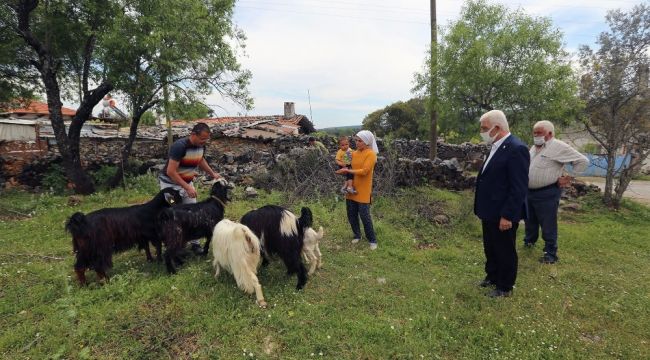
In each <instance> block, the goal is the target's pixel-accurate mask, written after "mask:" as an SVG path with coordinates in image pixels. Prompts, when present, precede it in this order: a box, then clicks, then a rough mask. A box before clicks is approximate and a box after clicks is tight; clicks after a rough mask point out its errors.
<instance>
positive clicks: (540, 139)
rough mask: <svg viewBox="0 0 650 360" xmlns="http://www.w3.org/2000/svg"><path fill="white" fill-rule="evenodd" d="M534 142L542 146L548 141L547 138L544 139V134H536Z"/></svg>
mask: <svg viewBox="0 0 650 360" xmlns="http://www.w3.org/2000/svg"><path fill="white" fill-rule="evenodd" d="M533 143H534V144H535V146H542V145H544V144H545V143H546V140H545V139H544V137H543V136H535V137H533Z"/></svg>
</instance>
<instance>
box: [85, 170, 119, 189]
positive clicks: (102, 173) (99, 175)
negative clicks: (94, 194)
mask: <svg viewBox="0 0 650 360" xmlns="http://www.w3.org/2000/svg"><path fill="white" fill-rule="evenodd" d="M116 172H117V167H115V166H113V165H102V166H100V168H99V169H98V170H96V171H94V172H92V173H91V174H90V175H91V176H92V178H93V181H94V182H95V184H96V185H98V186H100V187H101V186H104V185H106V184H107V183H108V180H110V179H111V178H112V177H113V176H115V173H116Z"/></svg>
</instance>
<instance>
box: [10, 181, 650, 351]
mask: <svg viewBox="0 0 650 360" xmlns="http://www.w3.org/2000/svg"><path fill="white" fill-rule="evenodd" d="M156 190H157V188H156V183H155V180H154V179H151V178H146V177H143V178H139V179H137V180H136V182H135V183H134V185H133V186H132V187H131V188H130V189H128V190H126V191H124V190H115V191H113V192H109V193H98V194H95V195H92V196H88V197H85V198H84V199H83V201H82V203H81V205H79V206H74V207H71V206H69V205H68V198H67V197H57V196H50V195H33V194H28V193H22V192H10V193H4V194H2V195H0V209H2V210H0V219H2V220H1V222H0V224H1V226H2V230H1V232H0V358H6V359H27V358H32V359H42V358H72V359H84V358H92V359H123V358H128V359H159V358H200V359H203V358H214V359H243V358H246V359H250V358H262V359H267V358H268V359H310V358H314V359H317V358H329V359H387V358H396V359H408V358H415V359H419V358H426V359H431V358H444V359H461V358H469V359H515V358H516V359H603V358H621V359H633V358H636V359H640V358H649V357H650V344H648V341H650V340H649V338H648V334H650V314H649V313H650V310H649V309H650V306H649V305H650V299H649V296H650V282H648V274H649V273H650V243H649V242H648V232H649V230H650V227H649V226H648V223H649V221H650V210H649V209H648V208H647V207H643V206H640V205H637V204H634V203H631V202H625V203H624V206H623V208H622V209H621V210H619V211H617V212H610V211H608V210H606V209H603V208H601V207H600V205H599V201H598V199H596V198H588V199H586V200H585V201H584V202H583V211H581V212H578V213H562V214H561V222H560V244H559V245H560V250H559V256H560V258H561V260H560V262H559V263H557V264H556V265H541V264H540V263H539V262H537V259H538V257H539V256H540V255H541V247H540V245H539V244H538V246H537V248H536V249H532V250H528V249H523V247H522V246H521V240H520V241H519V242H518V250H519V274H518V279H517V286H516V288H515V291H514V296H513V297H511V298H507V299H498V300H494V299H490V298H488V297H486V296H485V294H486V292H487V291H486V290H484V289H480V288H478V287H477V286H476V284H477V282H478V281H479V280H480V279H482V277H483V275H484V274H483V261H484V257H483V250H482V245H481V233H480V226H479V222H478V221H477V220H476V218H475V217H474V215H473V214H472V211H471V206H472V194H471V193H469V192H462V193H454V192H447V191H442V190H438V189H433V188H418V189H409V190H405V191H403V192H401V193H400V194H398V196H395V197H392V198H377V199H376V202H375V204H374V205H373V207H372V213H373V216H374V220H375V226H376V232H377V236H378V239H379V249H378V250H376V251H370V250H369V249H368V247H367V243H363V242H362V243H359V244H356V245H352V244H351V243H350V240H351V233H350V230H349V227H348V225H347V221H346V219H345V209H344V203H343V202H342V201H341V199H337V198H336V197H331V198H322V199H319V200H314V201H309V202H304V203H297V204H287V203H285V201H286V199H287V197H285V196H283V195H282V194H279V193H271V194H266V193H262V194H260V197H258V198H256V199H253V200H246V199H244V197H243V194H242V193H241V192H237V193H236V196H235V200H234V201H233V203H232V205H230V206H229V207H228V208H227V210H226V216H227V217H228V218H231V219H238V218H239V217H240V216H241V215H243V214H244V213H245V212H246V211H248V210H250V209H252V208H255V207H257V206H260V205H263V204H267V203H272V204H281V205H286V206H289V207H290V208H291V209H293V210H295V211H298V210H299V208H300V206H304V205H308V206H310V207H311V208H312V210H313V212H314V218H315V222H316V223H315V225H316V227H317V226H319V225H322V226H323V227H324V228H325V229H326V233H325V238H324V240H323V242H322V243H321V250H322V252H323V261H324V265H323V268H322V269H321V270H320V271H318V272H317V273H316V275H315V276H313V277H311V278H310V279H309V282H308V283H307V286H306V288H305V289H304V290H303V291H300V292H296V291H295V289H294V287H295V284H296V278H295V276H294V277H290V278H289V277H287V276H286V275H285V269H284V267H283V265H282V264H281V262H280V261H274V262H272V263H271V265H270V266H269V267H268V268H265V269H260V271H259V272H258V274H259V278H260V281H261V283H262V287H263V290H264V295H265V297H266V300H267V301H268V302H269V304H270V306H269V309H266V310H263V309H260V308H258V307H257V306H256V305H255V301H254V297H253V296H252V295H251V296H248V295H245V294H244V293H243V292H242V291H240V290H239V289H237V288H236V284H235V281H234V279H233V278H232V276H231V275H229V274H227V273H226V274H224V275H222V276H221V277H220V278H219V279H218V280H215V279H214V278H213V277H212V268H211V265H210V263H209V262H208V259H203V258H196V257H195V258H191V259H190V260H189V261H188V263H186V265H184V266H183V267H182V268H180V271H179V273H178V274H177V275H174V276H169V275H167V273H166V271H165V269H164V266H163V265H161V264H156V263H153V264H150V263H147V262H146V261H145V258H144V254H143V253H138V252H137V251H135V250H132V251H127V252H125V253H122V254H119V255H116V256H115V257H114V264H115V266H114V268H113V269H112V271H111V272H110V274H111V275H112V277H111V281H110V282H109V283H108V284H106V285H104V286H100V285H98V284H97V283H96V277H95V275H94V274H89V280H90V282H91V285H90V286H88V287H86V288H80V287H79V286H77V285H76V283H75V281H74V278H73V272H72V265H73V259H74V257H73V254H72V251H71V240H70V237H69V235H67V234H66V233H65V232H64V229H63V224H64V222H65V220H66V218H67V217H68V216H70V215H71V214H72V213H73V212H75V211H79V210H81V211H84V212H87V211H92V210H95V209H98V208H102V207H106V206H123V205H124V204H127V203H128V204H132V203H137V202H140V201H144V200H146V199H147V198H148V197H150V196H151V194H153V193H155V192H156ZM202 194H205V189H202ZM441 212H442V213H446V214H447V215H449V216H450V218H451V223H450V225H447V226H442V227H441V226H438V225H435V224H434V222H433V221H432V219H433V217H434V216H435V215H437V214H439V213H441ZM20 214H32V216H31V217H29V218H20ZM520 231H523V229H521V228H520ZM520 239H521V237H520ZM321 354H322V355H321Z"/></svg>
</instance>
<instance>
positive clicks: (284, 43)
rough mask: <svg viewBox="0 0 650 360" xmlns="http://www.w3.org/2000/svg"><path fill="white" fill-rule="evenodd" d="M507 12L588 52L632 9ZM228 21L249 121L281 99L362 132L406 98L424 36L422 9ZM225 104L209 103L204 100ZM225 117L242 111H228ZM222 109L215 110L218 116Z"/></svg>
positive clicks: (560, 2) (282, 8)
mask: <svg viewBox="0 0 650 360" xmlns="http://www.w3.org/2000/svg"><path fill="white" fill-rule="evenodd" d="M500 3H502V4H505V5H506V6H508V7H509V8H511V9H516V8H518V7H521V8H522V9H523V10H524V11H525V12H526V13H528V14H532V15H538V16H547V17H551V19H552V20H553V22H554V25H555V26H556V27H558V28H560V30H562V31H563V33H564V34H565V42H566V48H567V49H568V50H569V51H576V50H577V48H578V46H579V45H580V44H590V45H592V44H593V43H594V41H595V39H596V37H597V35H598V33H599V32H600V31H603V30H606V29H607V26H606V24H605V21H604V17H605V14H606V12H607V10H609V9H615V8H624V9H627V8H630V7H632V6H633V5H634V2H631V1H611V0H610V1H606V0H589V1H585V0H575V1H572V2H570V3H567V2H566V0H547V1H505V2H500ZM437 5H438V11H437V13H438V23H439V24H440V25H446V24H447V23H448V22H449V21H450V20H455V19H457V18H458V15H459V12H460V9H461V6H462V2H460V1H450V0H448V1H438V2H437ZM235 22H236V23H237V24H238V26H239V27H241V28H242V29H243V30H244V32H245V33H246V35H247V37H248V40H247V41H246V52H247V54H248V57H247V58H243V59H242V64H243V65H244V67H246V68H248V69H250V70H251V71H252V72H253V80H252V83H251V86H250V90H251V92H252V95H253V96H254V98H255V103H256V107H255V109H254V110H253V111H251V112H250V114H278V113H281V112H282V109H283V108H282V103H283V102H284V101H294V102H295V103H296V111H297V112H298V113H302V114H307V115H308V114H309V103H308V98H307V90H308V89H309V91H310V93H311V107H312V111H313V117H314V119H315V120H316V123H317V126H319V127H329V126H337V125H352V124H360V123H361V120H362V119H363V117H364V116H365V115H367V114H368V113H369V112H371V111H374V110H376V109H379V108H382V107H384V106H386V105H388V104H390V103H392V102H394V101H398V100H407V99H409V98H410V97H412V94H411V92H410V89H411V87H412V81H413V73H414V72H416V71H419V70H420V69H421V66H422V63H423V60H424V57H425V51H426V48H427V46H428V42H429V37H430V28H429V2H428V1H421V0H408V1H385V0H384V1H372V2H371V1H369V0H350V1H344V0H337V1H335V0H331V1H326V0H303V1H297V0H296V1H294V0H268V1H261V0H240V1H238V2H237V4H236V11H235ZM213 101H214V102H218V103H219V104H223V101H221V100H220V99H217V97H215V96H212V97H211V98H210V100H209V101H208V102H209V103H210V102H213ZM225 107H226V109H227V110H226V111H225V112H226V113H229V114H231V115H234V114H236V113H237V112H240V111H241V110H239V109H237V108H235V107H234V106H232V105H225ZM223 112H224V111H218V113H219V114H222V113H223Z"/></svg>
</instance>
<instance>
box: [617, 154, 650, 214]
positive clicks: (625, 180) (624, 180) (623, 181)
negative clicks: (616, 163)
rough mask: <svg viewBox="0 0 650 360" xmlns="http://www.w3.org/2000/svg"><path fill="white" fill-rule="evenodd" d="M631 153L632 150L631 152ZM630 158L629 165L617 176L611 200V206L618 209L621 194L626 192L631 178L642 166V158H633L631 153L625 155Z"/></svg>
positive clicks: (621, 197)
mask: <svg viewBox="0 0 650 360" xmlns="http://www.w3.org/2000/svg"><path fill="white" fill-rule="evenodd" d="M632 151H633V150H632ZM628 155H629V156H630V164H629V165H628V166H627V167H626V168H625V169H622V170H621V173H620V175H619V176H618V182H617V184H616V188H615V189H614V197H613V199H612V206H614V207H615V208H617V209H618V207H619V206H620V205H621V200H622V199H623V194H624V193H625V190H627V188H628V186H630V183H631V182H632V178H634V176H635V175H636V174H638V173H639V171H640V170H641V166H642V165H643V161H644V160H645V158H644V157H640V156H638V155H637V156H635V155H634V154H633V153H632V152H631V151H630V152H628V153H627V154H626V156H628Z"/></svg>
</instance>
